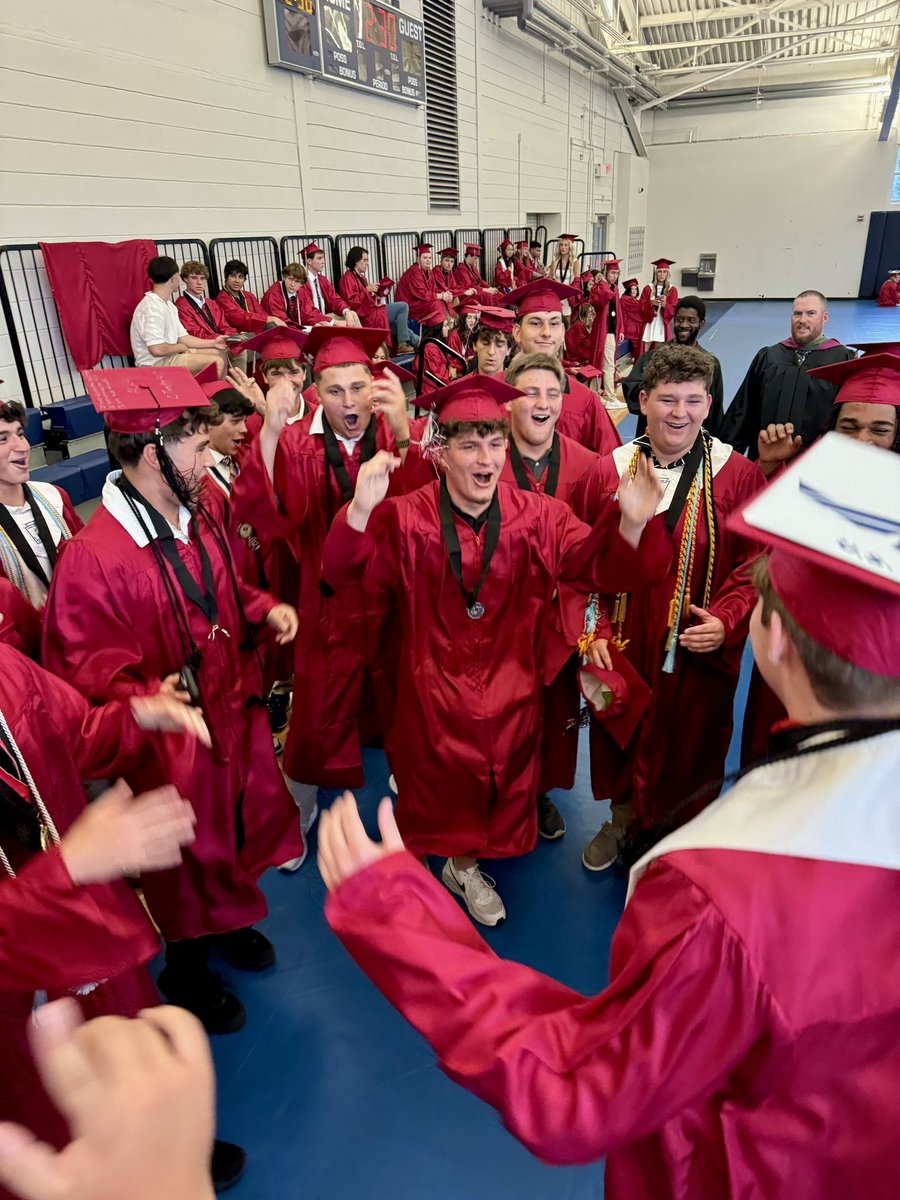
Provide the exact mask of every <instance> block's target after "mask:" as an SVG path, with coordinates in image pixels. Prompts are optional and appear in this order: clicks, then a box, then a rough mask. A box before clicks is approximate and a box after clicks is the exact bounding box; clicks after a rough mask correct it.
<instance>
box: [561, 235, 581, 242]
mask: <svg viewBox="0 0 900 1200" xmlns="http://www.w3.org/2000/svg"><path fill="white" fill-rule="evenodd" d="M559 240H560V241H561V242H577V241H578V234H577V233H561V234H560V235H559Z"/></svg>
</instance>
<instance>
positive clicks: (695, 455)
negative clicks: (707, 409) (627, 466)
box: [637, 432, 703, 531]
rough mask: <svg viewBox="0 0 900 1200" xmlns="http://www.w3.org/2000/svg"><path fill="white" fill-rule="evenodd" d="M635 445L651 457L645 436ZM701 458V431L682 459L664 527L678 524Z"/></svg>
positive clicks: (671, 527)
mask: <svg viewBox="0 0 900 1200" xmlns="http://www.w3.org/2000/svg"><path fill="white" fill-rule="evenodd" d="M637 445H638V446H639V447H640V450H641V453H642V454H645V455H646V456H647V457H648V458H652V456H653V451H652V450H651V448H650V441H649V439H648V438H646V437H641V438H638V439H637ZM702 458H703V433H702V432H701V433H700V434H699V435H698V437H697V440H696V441H695V442H694V444H693V446H691V449H690V453H689V454H688V456H687V458H685V460H684V467H683V468H682V471H681V478H680V479H679V480H678V486H677V487H676V489H675V495H674V496H673V497H672V503H671V504H670V505H669V507H668V508H667V509H666V516H665V523H666V528H667V529H669V530H670V531H671V530H673V529H674V528H675V526H676V525H677V524H678V518H679V517H680V516H681V514H682V513H683V512H684V506H685V504H687V498H688V494H689V492H690V490H691V484H692V483H693V482H694V478H695V477H696V474H697V468H698V467H699V466H700V460H701V459H702Z"/></svg>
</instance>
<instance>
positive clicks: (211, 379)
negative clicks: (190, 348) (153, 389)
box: [150, 363, 219, 387]
mask: <svg viewBox="0 0 900 1200" xmlns="http://www.w3.org/2000/svg"><path fill="white" fill-rule="evenodd" d="M150 369H151V370H152V368H150ZM194 379H195V381H196V382H197V383H199V384H200V385H201V387H202V386H203V384H204V383H217V382H218V379H219V372H218V371H217V370H216V366H215V363H210V364H209V366H208V367H204V368H203V370H202V371H200V372H198V374H196V375H195V376H194Z"/></svg>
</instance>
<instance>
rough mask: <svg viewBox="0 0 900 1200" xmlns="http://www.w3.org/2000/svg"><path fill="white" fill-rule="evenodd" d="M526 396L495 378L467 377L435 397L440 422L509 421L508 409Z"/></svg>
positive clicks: (435, 408) (484, 376)
mask: <svg viewBox="0 0 900 1200" xmlns="http://www.w3.org/2000/svg"><path fill="white" fill-rule="evenodd" d="M522 395H523V393H522V392H520V391H519V390H518V388H514V387H510V386H509V384H507V383H504V382H503V381H502V380H500V379H495V378H494V377H493V376H491V375H464V376H463V377H462V378H461V379H457V380H456V381H455V382H454V383H450V384H448V385H447V386H446V387H443V388H440V390H439V391H437V392H435V393H434V395H433V396H432V403H433V404H434V410H435V416H436V417H437V419H438V421H440V422H445V421H472V422H479V421H508V420H509V413H508V411H507V410H506V408H505V407H503V406H504V405H505V404H508V403H509V401H510V400H517V399H518V398H519V397H520V396H522Z"/></svg>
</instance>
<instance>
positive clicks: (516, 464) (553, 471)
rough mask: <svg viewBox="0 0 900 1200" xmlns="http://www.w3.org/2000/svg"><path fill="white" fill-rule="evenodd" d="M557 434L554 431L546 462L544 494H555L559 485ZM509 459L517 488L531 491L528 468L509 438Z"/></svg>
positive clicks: (532, 489)
mask: <svg viewBox="0 0 900 1200" xmlns="http://www.w3.org/2000/svg"><path fill="white" fill-rule="evenodd" d="M559 460H560V452H559V434H558V433H554V435H553V444H552V445H551V447H550V462H549V463H548V464H547V482H546V483H545V484H544V495H545V496H555V495H556V489H557V487H558V486H559ZM509 461H510V465H511V466H512V469H513V474H514V475H515V477H516V483H517V484H518V485H519V490H520V491H522V492H533V491H534V488H533V487H532V486H531V480H530V479H529V478H528V469H527V467H526V466H525V463H524V462H523V461H522V455H521V454H520V453H519V447H518V446H517V445H516V443H515V442H514V441H513V439H512V438H510V439H509Z"/></svg>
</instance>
